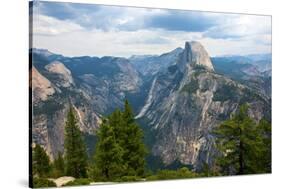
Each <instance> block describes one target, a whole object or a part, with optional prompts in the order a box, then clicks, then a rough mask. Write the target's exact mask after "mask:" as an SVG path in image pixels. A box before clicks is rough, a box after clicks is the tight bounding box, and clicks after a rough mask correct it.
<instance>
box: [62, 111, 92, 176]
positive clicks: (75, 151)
mask: <svg viewBox="0 0 281 189" xmlns="http://www.w3.org/2000/svg"><path fill="white" fill-rule="evenodd" d="M64 150H65V165H66V175H68V176H73V177H76V178H82V177H87V159H88V157H87V152H86V146H85V143H84V139H83V136H82V133H81V131H80V130H79V128H78V125H77V118H76V115H75V112H74V109H73V107H72V106H70V109H69V112H68V114H67V121H66V124H65V138H64Z"/></svg>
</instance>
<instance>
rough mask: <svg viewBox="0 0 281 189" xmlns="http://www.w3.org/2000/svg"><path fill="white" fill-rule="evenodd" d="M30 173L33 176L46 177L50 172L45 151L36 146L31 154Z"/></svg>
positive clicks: (48, 160)
mask: <svg viewBox="0 0 281 189" xmlns="http://www.w3.org/2000/svg"><path fill="white" fill-rule="evenodd" d="M32 169H33V170H32V172H33V175H34V176H39V177H48V176H49V173H50V171H51V166H50V159H49V156H48V155H47V154H46V152H45V150H44V149H43V148H42V147H41V146H40V145H38V144H36V145H35V147H34V149H33V153H32Z"/></svg>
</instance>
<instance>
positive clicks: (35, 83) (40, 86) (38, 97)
mask: <svg viewBox="0 0 281 189" xmlns="http://www.w3.org/2000/svg"><path fill="white" fill-rule="evenodd" d="M31 85H32V97H33V98H32V101H33V102H34V103H38V102H39V101H45V100H47V98H48V97H49V96H51V95H52V94H54V93H55V89H54V88H53V86H52V84H51V82H50V81H49V80H48V79H47V78H45V77H44V76H43V75H41V74H40V73H39V72H38V70H37V69H36V68H35V67H32V69H31Z"/></svg>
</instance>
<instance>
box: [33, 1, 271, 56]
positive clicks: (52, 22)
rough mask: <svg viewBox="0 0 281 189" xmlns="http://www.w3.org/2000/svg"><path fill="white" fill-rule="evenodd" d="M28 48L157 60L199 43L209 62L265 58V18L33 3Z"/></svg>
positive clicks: (267, 46)
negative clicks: (212, 59) (154, 57)
mask: <svg viewBox="0 0 281 189" xmlns="http://www.w3.org/2000/svg"><path fill="white" fill-rule="evenodd" d="M32 12H33V47H35V48H43V49H48V50H49V51H51V52H54V53H58V54H63V55H65V56H99V57H101V56H119V57H130V56H131V55H144V54H158V55H160V54H162V53H166V52H169V51H171V50H173V49H175V48H177V47H182V48H183V47H184V44H185V42H186V41H199V42H200V43H201V44H203V46H204V47H205V48H206V50H207V52H208V53H209V55H210V56H222V55H247V54H261V53H262V54H263V53H271V17H270V16H263V15H246V14H229V13H228V14H227V13H213V12H200V11H183V10H169V9H147V8H136V7H118V6H104V5H95V4H78V3H65V2H63V3H58V2H43V1H35V3H34V5H33V9H32Z"/></svg>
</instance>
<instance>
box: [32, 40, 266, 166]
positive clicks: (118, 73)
mask: <svg viewBox="0 0 281 189" xmlns="http://www.w3.org/2000/svg"><path fill="white" fill-rule="evenodd" d="M35 53H36V56H34V62H35V64H34V69H35V70H34V72H36V73H35V74H32V80H33V79H34V80H35V81H34V82H33V83H34V85H33V86H37V91H36V90H35V89H33V91H34V94H36V95H35V96H36V98H35V99H36V100H37V101H36V102H37V103H33V113H34V115H33V116H34V117H33V120H32V121H33V126H32V132H33V134H32V137H33V141H34V142H36V143H38V144H41V145H42V146H43V147H44V148H45V149H47V152H48V153H49V154H50V155H51V156H53V155H56V153H57V152H58V151H62V150H63V140H64V124H65V119H66V113H67V110H68V107H69V101H70V102H71V103H72V104H73V105H74V109H75V111H76V114H77V120H78V124H79V127H80V129H81V131H83V133H86V134H90V135H94V134H95V131H96V130H97V129H98V127H99V125H100V123H101V115H107V114H109V113H111V112H112V111H113V110H114V109H115V108H122V106H123V102H124V100H125V99H126V98H127V99H129V100H130V102H131V104H132V105H133V108H134V110H138V111H135V112H137V113H138V114H137V115H136V117H135V118H136V119H138V121H139V122H140V123H141V124H142V126H143V127H145V129H146V130H147V131H145V133H146V135H149V136H145V138H146V137H147V138H149V142H150V143H149V145H151V149H150V150H151V152H152V153H153V155H155V156H160V157H161V159H162V160H163V162H164V163H165V164H166V165H169V164H172V163H173V162H175V161H179V162H181V163H183V164H189V165H192V166H194V168H195V169H200V167H201V166H202V165H203V163H212V161H213V157H214V154H215V151H214V148H213V147H214V146H213V144H214V140H215V139H214V136H213V135H212V129H213V128H214V127H216V126H218V125H219V124H220V123H221V122H222V121H224V120H225V119H228V118H229V117H230V116H231V115H232V114H233V113H235V111H236V110H237V108H238V106H239V105H240V104H242V103H248V104H249V105H250V110H249V115H250V116H251V117H253V118H254V119H255V120H256V121H258V120H259V119H261V118H262V117H269V119H270V116H271V103H270V99H271V95H268V94H270V91H271V88H266V86H267V87H268V86H271V85H268V83H271V78H269V79H268V80H267V81H266V82H258V83H257V82H256V81H257V80H260V78H258V77H259V76H258V77H257V75H256V74H255V73H256V70H255V69H252V67H247V66H248V65H246V66H243V67H240V68H239V74H242V75H245V74H247V77H245V78H246V79H249V78H251V80H247V81H249V82H245V83H241V82H240V80H238V79H236V78H243V77H240V76H241V75H239V76H237V75H235V74H236V72H235V73H233V72H229V70H227V71H228V72H222V73H221V72H220V73H216V71H217V68H218V70H219V68H220V67H221V66H222V65H221V64H217V65H216V67H215V69H214V66H213V64H212V61H211V59H210V57H209V56H208V53H207V51H206V49H205V48H204V47H203V46H202V45H201V44H200V43H199V42H186V43H185V48H184V49H182V48H177V49H175V50H174V51H171V52H169V53H165V54H162V55H160V56H156V55H155V56H133V57H131V58H129V59H126V58H118V57H102V58H98V57H73V58H69V57H63V56H61V55H55V54H53V53H49V52H48V51H40V50H37V51H36V52H35ZM40 53H42V55H40ZM245 68H247V69H245ZM248 68H249V69H248ZM221 70H223V71H225V70H224V69H221ZM240 70H242V71H241V72H240ZM243 70H244V71H243ZM32 72H33V69H32ZM224 73H227V74H224ZM228 73H230V74H228ZM249 73H250V74H249ZM33 75H34V76H35V77H34V78H33ZM232 76H235V77H232ZM252 79H253V80H252ZM254 79H255V80H254ZM251 81H253V82H251ZM250 83H252V84H250ZM259 83H261V84H262V85H260V84H259ZM257 85H259V86H257ZM263 85H264V86H263ZM262 88H266V89H262Z"/></svg>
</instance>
